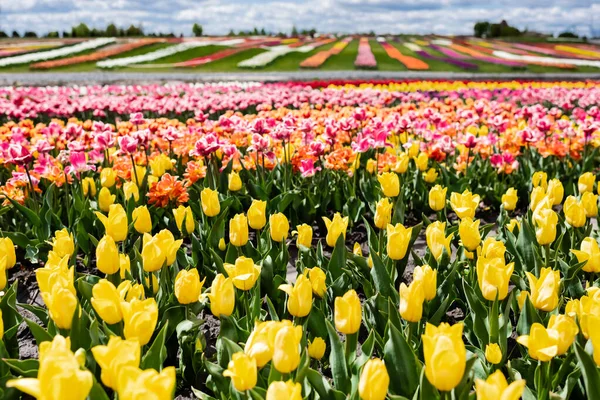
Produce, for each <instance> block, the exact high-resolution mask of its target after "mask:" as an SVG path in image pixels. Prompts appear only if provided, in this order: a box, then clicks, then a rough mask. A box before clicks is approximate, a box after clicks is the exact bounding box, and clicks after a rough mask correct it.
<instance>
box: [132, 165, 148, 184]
mask: <svg viewBox="0 0 600 400" xmlns="http://www.w3.org/2000/svg"><path fill="white" fill-rule="evenodd" d="M130 173H131V181H132V182H133V183H135V184H136V186H142V183H143V182H144V177H145V176H146V167H144V166H142V165H136V166H135V167H133V168H131V172H130Z"/></svg>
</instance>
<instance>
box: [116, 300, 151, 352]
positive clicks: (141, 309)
mask: <svg viewBox="0 0 600 400" xmlns="http://www.w3.org/2000/svg"><path fill="white" fill-rule="evenodd" d="M121 311H122V312H123V322H124V328H123V334H124V335H125V338H126V339H127V340H137V341H138V342H139V344H140V346H144V345H145V344H147V343H148V342H149V341H150V339H151V338H152V334H153V333H154V329H155V328H156V323H157V322H158V306H157V304H156V301H155V300H154V299H153V298H149V299H146V300H138V299H133V300H131V301H130V302H126V301H122V302H121Z"/></svg>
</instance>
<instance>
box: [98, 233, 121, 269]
mask: <svg viewBox="0 0 600 400" xmlns="http://www.w3.org/2000/svg"><path fill="white" fill-rule="evenodd" d="M96 267H98V269H99V270H100V272H102V273H104V274H106V275H112V274H114V273H116V272H118V271H119V269H120V267H121V260H120V259H119V249H118V248H117V244H116V243H115V241H114V240H113V238H112V237H111V236H108V235H104V236H103V237H102V239H100V241H99V242H98V247H96Z"/></svg>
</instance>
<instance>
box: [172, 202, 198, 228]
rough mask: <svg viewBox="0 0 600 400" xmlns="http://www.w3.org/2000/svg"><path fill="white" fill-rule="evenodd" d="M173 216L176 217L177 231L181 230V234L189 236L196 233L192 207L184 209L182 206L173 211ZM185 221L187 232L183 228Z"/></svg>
mask: <svg viewBox="0 0 600 400" xmlns="http://www.w3.org/2000/svg"><path fill="white" fill-rule="evenodd" d="M173 216H174V217H175V224H176V225H177V229H179V232H181V233H182V234H188V235H189V234H191V233H192V232H194V228H195V223H194V214H192V209H191V208H190V207H184V206H182V205H180V206H179V207H177V208H176V209H174V210H173ZM184 221H185V231H184V226H183V222H184Z"/></svg>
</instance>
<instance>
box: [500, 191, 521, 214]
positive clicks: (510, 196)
mask: <svg viewBox="0 0 600 400" xmlns="http://www.w3.org/2000/svg"><path fill="white" fill-rule="evenodd" d="M517 201H519V197H518V196H517V191H516V190H515V188H512V187H511V188H509V189H508V190H507V191H506V193H504V194H503V195H502V206H503V207H504V209H505V210H506V211H512V210H514V209H515V208H516V207H517Z"/></svg>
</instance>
